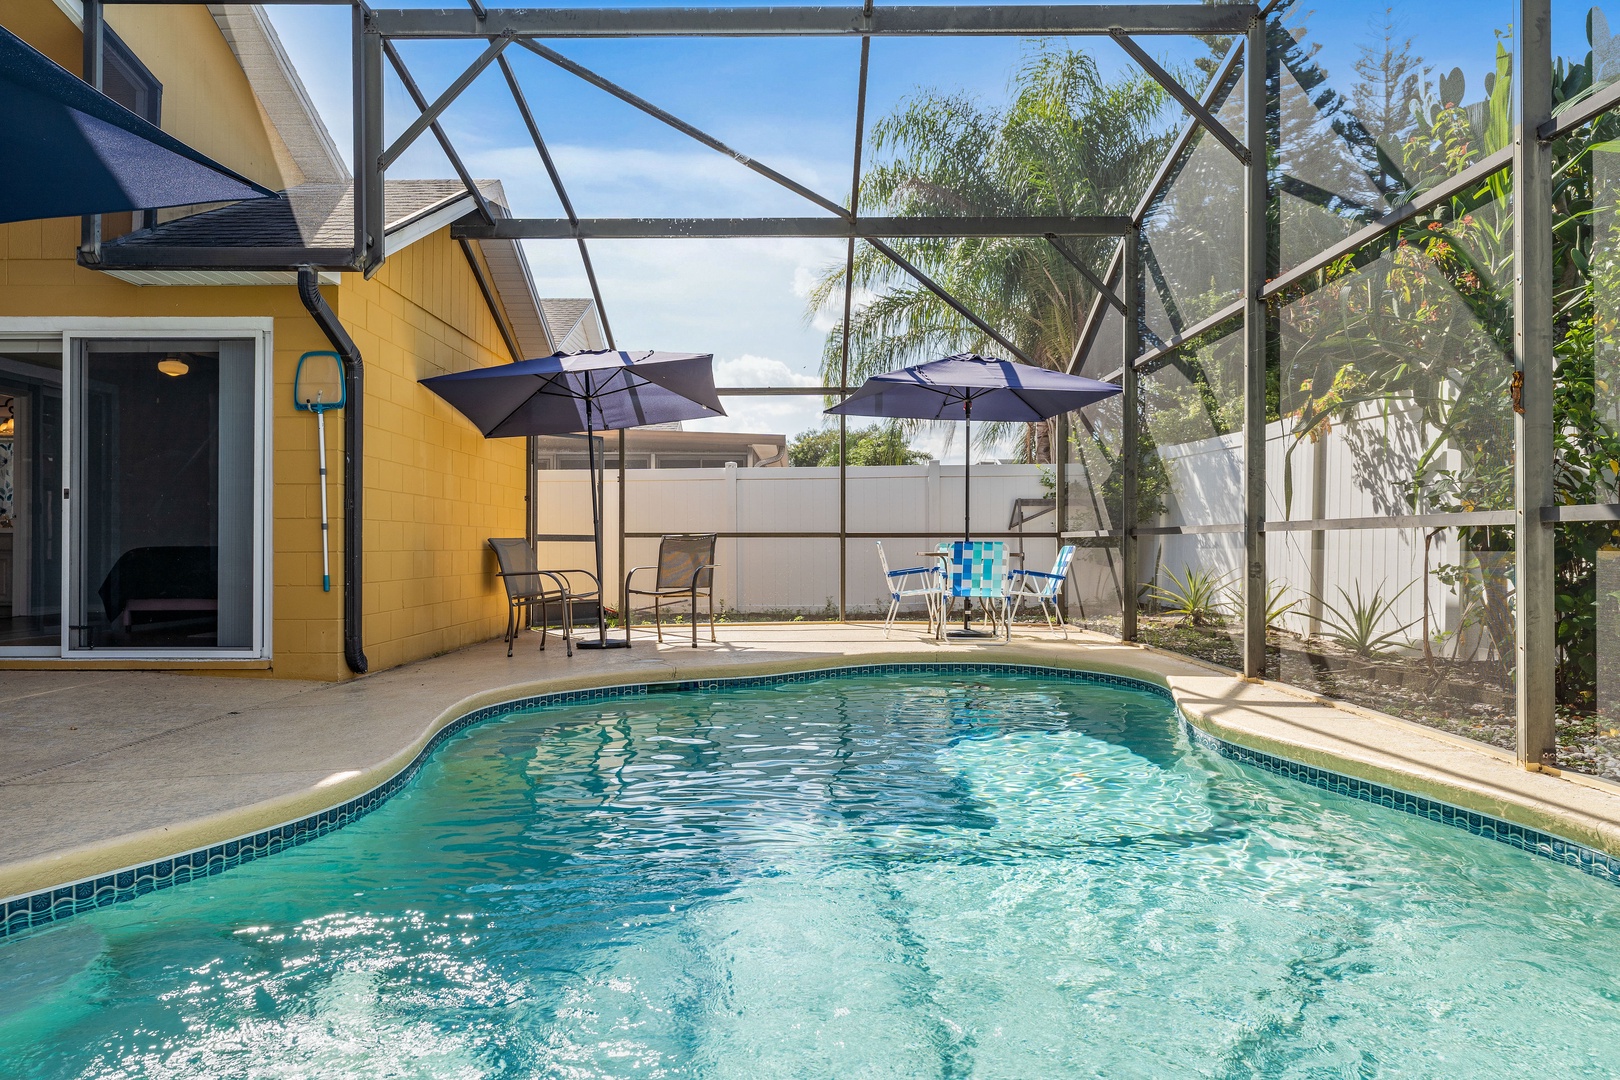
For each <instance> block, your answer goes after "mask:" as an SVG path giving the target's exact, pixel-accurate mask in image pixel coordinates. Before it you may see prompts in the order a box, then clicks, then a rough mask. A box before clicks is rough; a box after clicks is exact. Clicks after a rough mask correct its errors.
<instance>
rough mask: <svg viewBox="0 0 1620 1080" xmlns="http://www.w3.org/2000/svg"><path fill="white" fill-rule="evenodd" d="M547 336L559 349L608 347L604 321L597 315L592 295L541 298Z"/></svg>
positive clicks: (577, 349) (567, 350)
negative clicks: (602, 325) (604, 335)
mask: <svg viewBox="0 0 1620 1080" xmlns="http://www.w3.org/2000/svg"><path fill="white" fill-rule="evenodd" d="M540 316H541V318H542V319H544V320H545V324H546V336H547V337H549V338H550V339H551V344H552V349H553V351H555V352H579V351H581V350H584V349H605V348H607V342H606V340H604V338H603V336H602V329H601V322H600V321H599V320H598V319H597V317H596V301H595V300H592V299H590V298H589V297H579V298H574V297H565V298H558V299H551V298H546V299H543V300H541V301H540Z"/></svg>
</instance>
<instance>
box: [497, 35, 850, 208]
mask: <svg viewBox="0 0 1620 1080" xmlns="http://www.w3.org/2000/svg"><path fill="white" fill-rule="evenodd" d="M518 44H519V45H522V46H523V47H524V48H525V49H528V50H529V51H530V52H532V53H534V54H535V55H536V56H539V57H541V58H543V59H546V60H549V61H551V62H552V63H553V64H556V65H557V66H558V67H560V68H562V69H563V70H564V71H566V72H568V73H569V74H572V75H576V76H578V77H579V78H581V79H584V80H585V81H586V82H588V83H590V84H591V85H592V86H595V87H597V88H599V89H601V90H606V91H607V92H608V93H610V94H612V95H613V96H614V97H616V98H618V99H619V100H620V101H622V102H624V103H625V104H627V105H630V106H633V107H634V108H637V109H640V110H641V111H642V112H644V113H646V114H647V115H648V116H650V117H652V118H653V119H654V120H658V121H660V122H661V123H665V124H668V125H669V126H670V127H672V128H674V129H675V130H676V131H679V132H680V133H681V134H683V135H686V136H689V137H690V138H693V139H696V140H697V141H698V142H700V143H702V144H703V145H704V146H707V147H708V148H709V149H711V150H717V151H719V152H720V153H722V154H724V155H726V156H727V157H729V158H731V159H732V160H733V161H736V162H737V163H739V164H741V165H743V166H744V167H746V168H748V169H752V170H753V171H754V172H756V173H758V174H759V175H761V176H763V177H765V178H766V179H767V180H770V181H772V182H774V183H777V184H780V185H781V186H782V187H785V188H787V189H788V190H789V191H791V192H793V193H794V194H795V195H799V196H801V197H803V198H805V199H809V200H810V201H811V202H813V203H815V204H816V205H817V206H819V207H821V208H822V209H824V210H827V211H829V212H831V213H834V214H837V215H838V216H839V217H841V218H844V219H845V220H849V219H850V216H851V215H850V212H849V211H848V210H846V209H844V208H843V207H842V206H839V205H838V204H837V203H835V202H833V201H832V200H831V199H828V198H826V197H824V196H822V195H820V194H818V193H817V192H814V191H811V190H810V189H809V188H807V187H805V186H804V185H803V184H801V183H799V182H798V181H797V180H794V179H792V178H790V177H787V176H784V175H782V174H781V173H779V172H777V171H776V170H775V169H773V168H771V167H770V166H769V165H764V164H761V163H760V162H758V161H755V160H754V159H753V158H751V157H749V156H748V155H747V154H744V153H742V152H741V151H740V150H733V149H732V148H731V147H729V146H727V145H726V144H725V143H723V142H721V141H720V140H719V139H717V138H715V137H714V136H713V135H710V134H709V133H708V132H706V131H703V130H701V129H699V128H696V127H693V126H692V125H691V124H688V123H687V122H686V121H685V120H682V119H681V118H680V117H678V116H676V115H674V114H673V113H670V112H667V111H665V110H664V109H660V108H659V107H658V106H657V105H654V104H653V103H652V102H650V101H648V100H647V99H645V98H643V97H639V96H637V95H635V94H632V93H631V92H630V91H628V90H626V89H625V88H624V87H622V86H620V85H619V84H618V83H616V82H614V81H613V80H611V79H608V78H606V77H604V76H602V75H598V74H597V73H596V72H594V71H592V70H591V69H590V68H588V67H586V66H585V65H583V64H577V63H575V62H574V61H572V60H570V59H568V57H566V56H564V55H563V54H562V53H560V52H558V51H557V50H555V49H552V48H548V47H547V46H545V45H542V44H540V43H539V42H537V41H530V40H528V39H527V38H523V39H519V41H518Z"/></svg>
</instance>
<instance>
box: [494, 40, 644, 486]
mask: <svg viewBox="0 0 1620 1080" xmlns="http://www.w3.org/2000/svg"><path fill="white" fill-rule="evenodd" d="M500 65H501V74H502V75H504V76H505V77H506V85H507V88H508V89H510V90H511V91H512V100H513V101H514V102H516V103H517V107H518V113H519V114H521V115H522V117H523V126H524V127H526V128H528V129H529V138H530V139H532V140H533V141H534V148H535V150H536V151H538V152H539V154H540V161H541V163H542V164H544V165H545V167H546V175H547V176H549V177H551V186H552V188H553V189H554V190H555V191H556V192H557V201H558V202H560V203H562V208H563V213H565V214H567V215H568V225H569V227H570V228H571V229H572V230H573V232H574V242H575V243H576V244H578V245H579V261H580V262H582V263H584V264H585V280H586V281H588V282H590V286H591V299H592V300H595V301H596V317H597V318H598V319H601V320H602V336H603V337H605V338H606V339H607V346H608V348H610V349H616V348H618V346H617V345H615V344H614V343H613V327H612V326H611V325H609V323H608V317H607V308H606V307H604V306H603V304H602V290H601V288H600V287H599V286H598V285H597V283H596V267H594V266H593V265H591V253H590V250H589V249H588V248H586V246H585V238H584V237H583V236H581V235H580V231H579V215H578V214H576V213H574V202H573V200H572V199H570V198H569V197H568V189H567V188H565V187H564V186H563V182H562V174H561V173H559V172H558V171H557V163H556V162H554V161H552V160H551V151H550V150H548V149H547V148H546V140H545V139H544V138H542V137H541V135H540V125H539V124H536V123H535V122H534V113H533V112H531V111H530V109H529V99H528V98H527V97H526V96H524V93H523V87H521V86H519V85H518V81H517V74H516V73H515V72H514V71H513V70H512V64H511V62H510V61H508V60H507V59H506V57H504V56H503V57H501V58H500ZM623 460H624V458H623V455H622V454H621V455H620V461H621V462H622V461H623Z"/></svg>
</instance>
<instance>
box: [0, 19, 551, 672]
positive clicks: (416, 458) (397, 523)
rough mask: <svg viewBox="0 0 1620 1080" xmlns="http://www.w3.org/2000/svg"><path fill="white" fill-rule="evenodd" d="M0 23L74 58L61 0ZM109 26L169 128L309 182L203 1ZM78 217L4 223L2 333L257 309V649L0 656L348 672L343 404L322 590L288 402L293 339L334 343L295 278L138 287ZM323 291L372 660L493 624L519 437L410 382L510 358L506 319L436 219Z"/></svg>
mask: <svg viewBox="0 0 1620 1080" xmlns="http://www.w3.org/2000/svg"><path fill="white" fill-rule="evenodd" d="M0 23H3V24H4V25H6V26H7V28H8V29H11V30H13V31H14V32H16V33H18V34H19V36H21V37H23V38H24V39H25V40H28V41H30V43H32V44H34V45H35V46H36V47H37V48H40V49H41V50H42V51H44V52H46V53H47V54H48V55H51V56H52V57H53V59H56V60H57V61H58V62H59V63H62V64H63V65H64V66H66V67H68V68H69V69H70V70H77V68H78V66H79V64H78V60H79V48H80V45H79V34H78V31H77V28H76V27H75V26H74V25H73V23H72V22H71V21H70V19H69V17H68V16H67V15H66V14H64V12H63V10H62V9H61V8H60V7H59V5H58V4H57V3H55V2H54V0H14V2H13V3H8V4H7V5H6V7H5V9H4V14H3V15H0ZM109 24H110V25H111V26H113V27H114V28H115V29H116V30H117V31H118V33H119V35H120V37H122V38H123V40H124V41H125V42H126V43H127V44H128V45H130V46H131V47H132V48H134V49H135V50H136V51H137V53H138V55H139V56H140V58H141V59H142V61H144V62H145V63H146V64H147V65H148V67H149V68H150V69H151V70H152V71H153V73H154V74H156V75H158V76H159V77H160V78H161V79H162V80H163V82H164V87H163V93H164V97H163V122H162V126H163V127H164V128H165V129H166V130H169V131H171V132H173V133H174V134H176V135H177V136H179V137H180V138H182V139H184V140H186V141H187V142H189V143H190V144H192V145H193V146H195V147H197V148H198V149H200V150H202V151H204V152H205V153H208V154H210V155H212V156H214V157H215V158H216V159H217V160H219V161H221V162H222V163H224V164H227V165H229V166H231V167H233V168H235V169H237V170H239V171H240V172H242V173H243V174H245V175H248V176H250V177H252V178H253V179H255V180H258V181H259V182H261V183H264V184H265V185H266V186H270V187H273V188H284V187H287V186H292V185H296V184H298V183H300V182H302V181H303V179H304V177H303V175H302V170H301V169H300V166H299V164H298V162H296V161H295V160H294V159H293V157H292V156H291V154H290V152H289V151H288V149H287V146H286V144H285V143H284V142H283V140H282V139H281V138H280V137H279V135H278V132H277V130H276V128H275V127H274V126H273V125H272V124H271V123H270V120H269V118H268V117H267V115H266V112H265V109H264V108H263V107H262V105H261V103H260V102H259V100H258V98H257V97H256V96H255V94H254V91H253V89H252V87H251V86H250V85H249V84H248V82H247V80H246V78H245V77H244V75H243V73H242V69H241V68H240V67H239V66H238V65H237V62H236V58H235V57H234V56H233V54H232V50H231V48H230V47H229V46H228V44H227V42H226V40H225V38H224V37H223V36H222V34H221V31H220V29H219V27H218V26H217V25H216V24H215V22H214V20H213V19H212V18H211V17H210V15H209V13H208V9H207V8H205V7H199V6H186V7H115V8H113V9H111V11H110V14H109ZM78 242H79V222H78V221H77V219H73V220H66V219H58V220H50V221H33V222H22V223H17V224H12V225H0V282H3V283H4V288H0V334H3V333H4V332H5V330H6V327H7V325H8V320H9V321H10V324H11V325H15V324H19V323H21V322H23V321H28V323H29V325H37V324H39V323H41V322H43V323H47V324H48V323H50V322H51V321H52V320H54V319H58V318H60V319H62V320H73V319H84V318H93V319H97V320H109V321H111V322H113V323H118V324H123V323H124V322H126V321H127V325H129V326H131V327H138V326H140V325H142V324H143V323H146V322H149V321H151V320H160V319H181V318H184V319H230V318H257V319H263V320H268V323H267V325H268V326H269V327H270V341H271V342H272V345H271V350H270V352H271V357H270V363H271V364H272V372H273V378H272V385H273V401H272V403H271V410H270V411H271V420H270V423H269V426H268V430H267V431H266V433H265V435H266V439H267V446H268V448H269V451H268V457H269V461H270V476H271V501H270V514H271V517H270V527H269V530H268V534H269V535H268V537H267V538H266V539H267V540H268V544H267V545H266V549H267V552H268V562H269V565H268V568H267V573H268V581H269V588H268V595H267V600H268V603H269V616H270V627H271V631H270V634H269V646H268V649H267V652H268V656H265V657H261V658H259V659H257V660H232V661H209V660H207V659H206V658H202V659H198V658H184V657H177V658H176V659H174V660H161V659H159V660H142V661H135V660H123V661H100V660H96V659H94V658H88V659H80V658H72V659H64V658H51V657H39V658H32V657H30V658H17V657H5V658H0V666H10V667H16V666H39V665H51V664H56V665H82V664H92V665H96V664H111V665H112V666H126V667H164V668H174V669H191V670H197V669H206V670H210V671H214V672H220V671H225V670H234V671H240V672H243V673H255V674H272V675H274V676H277V677H287V678H316V679H341V678H344V677H347V676H348V674H349V672H348V670H347V668H346V666H345V663H344V653H343V612H342V603H343V601H342V589H341V575H342V569H343V529H342V506H343V501H342V478H343V453H342V448H343V423H344V419H343V418H344V416H345V415H346V414H345V413H344V412H337V413H333V414H331V415H330V416H329V417H328V423H327V468H328V471H329V474H330V477H331V480H330V486H329V494H330V499H331V517H332V527H331V545H332V550H331V565H332V578H333V581H332V590H331V591H330V592H324V591H322V588H321V555H320V529H319V511H320V497H319V490H318V487H317V483H318V476H317V470H316V428H315V421H314V419H313V417H312V416H311V415H310V414H308V413H304V412H298V411H296V410H295V409H294V407H293V403H292V394H293V374H294V370H295V368H296V366H297V363H298V359H299V357H300V356H301V355H302V354H303V353H305V352H306V351H311V350H327V349H331V348H332V345H331V344H330V342H329V341H328V340H327V338H326V337H325V336H324V335H323V333H322V332H321V330H320V328H319V327H318V326H317V324H316V323H315V321H314V320H313V319H312V318H311V316H310V314H309V312H308V311H306V309H305V308H304V306H303V304H302V303H301V302H300V299H299V297H298V294H297V290H296V287H295V286H294V285H293V284H275V285H223V284H221V285H135V284H130V283H128V282H127V281H124V280H119V279H117V278H115V277H113V276H111V275H109V274H107V273H104V272H102V271H99V270H96V269H91V268H87V267H84V266H81V265H79V264H78V263H77V261H76V258H75V250H76V247H77V245H78ZM327 277H328V278H331V277H337V279H338V283H337V284H327V285H324V286H323V288H322V293H323V295H324V296H325V298H326V300H327V302H328V303H329V304H330V306H331V307H332V309H333V310H334V311H335V313H336V315H337V317H338V319H339V320H340V321H341V322H342V324H343V326H344V327H345V328H346V330H347V331H348V333H349V334H350V336H351V337H352V338H353V340H354V342H355V344H356V345H357V346H358V348H359V351H360V353H361V355H362V356H363V358H364V371H365V414H364V415H365V428H364V461H365V491H364V531H363V537H364V545H365V554H364V558H365V569H364V583H363V589H362V598H363V609H364V625H363V646H364V649H365V652H366V655H367V657H368V659H369V662H370V669H371V670H373V671H376V670H380V669H383V668H387V667H391V666H394V665H397V664H401V663H405V662H407V661H410V660H414V659H418V658H421V657H426V656H431V655H434V654H437V653H441V652H445V651H447V650H451V649H455V648H459V647H462V646H465V645H468V644H470V643H473V642H477V641H481V640H485V639H488V638H491V637H495V636H499V635H500V634H501V632H502V631H503V630H504V628H505V625H506V613H507V608H506V601H505V594H504V590H503V589H502V588H501V585H500V582H499V579H498V578H497V577H496V576H495V573H494V571H495V566H494V560H493V557H492V556H491V555H490V554H489V552H488V549H487V546H486V544H485V539H486V538H487V537H491V536H522V535H524V534H525V524H526V503H525V490H526V484H525V481H526V476H525V460H526V459H525V447H524V444H523V441H522V440H485V439H483V438H482V437H481V436H480V434H479V433H478V432H477V431H476V430H475V429H474V428H473V427H472V425H470V424H469V423H467V422H466V421H465V420H464V419H463V418H462V417H460V416H459V414H456V413H455V412H454V411H453V410H452V409H451V408H450V407H449V406H448V405H446V404H445V403H444V402H443V401H442V400H440V399H439V398H438V397H436V396H435V395H433V394H431V393H430V392H428V391H427V390H425V389H424V388H422V387H421V386H420V385H418V380H419V379H422V378H425V377H427V376H430V375H435V374H442V373H445V372H450V371H460V370H465V369H467V368H470V367H475V366H487V365H492V364H500V363H505V362H508V361H509V360H510V359H511V358H512V357H511V353H510V349H509V347H508V345H507V343H506V342H507V337H505V336H503V328H502V325H501V324H500V323H498V322H497V319H496V316H495V314H494V313H493V312H492V310H491V305H490V303H489V302H488V298H487V296H486V295H485V292H484V291H483V290H482V289H481V287H480V282H479V281H478V279H477V278H476V277H475V276H474V273H473V270H472V268H471V267H470V265H469V260H468V259H467V258H466V257H465V256H464V254H463V252H462V251H461V249H460V248H459V246H458V244H457V242H456V241H454V240H452V239H451V238H450V236H449V230H448V228H447V227H446V228H440V229H438V230H437V231H436V232H433V233H431V234H429V235H426V236H424V237H421V238H419V239H416V240H414V242H411V243H409V245H408V246H406V247H404V248H403V250H399V251H395V252H392V253H391V254H390V256H389V258H388V260H387V262H386V263H385V264H384V266H383V267H382V268H381V270H380V271H379V272H378V273H377V274H376V275H375V276H374V277H373V278H372V279H371V280H369V281H368V280H364V279H363V278H362V276H361V275H360V274H358V273H343V274H341V275H327Z"/></svg>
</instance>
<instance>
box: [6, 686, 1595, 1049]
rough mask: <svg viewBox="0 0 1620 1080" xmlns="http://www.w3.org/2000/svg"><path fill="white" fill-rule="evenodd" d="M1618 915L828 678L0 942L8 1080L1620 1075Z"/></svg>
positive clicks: (1128, 744) (499, 743)
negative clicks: (102, 1079) (144, 1079)
mask: <svg viewBox="0 0 1620 1080" xmlns="http://www.w3.org/2000/svg"><path fill="white" fill-rule="evenodd" d="M1617 942H1620V889H1616V888H1615V887H1614V886H1613V885H1611V884H1607V883H1605V882H1602V881H1599V880H1596V879H1594V878H1592V877H1589V876H1586V875H1583V874H1580V873H1579V872H1577V871H1575V870H1572V869H1570V868H1568V867H1565V866H1560V865H1558V864H1556V863H1554V862H1552V861H1550V860H1545V859H1538V858H1535V857H1532V856H1530V855H1526V854H1524V853H1521V852H1517V851H1514V850H1512V849H1511V848H1508V847H1506V846H1505V845H1501V844H1496V843H1491V842H1489V841H1486V840H1482V839H1480V838H1478V837H1475V836H1472V835H1470V834H1468V833H1467V832H1464V831H1462V830H1458V829H1454V828H1449V827H1447V826H1444V825H1439V824H1436V823H1433V822H1429V821H1425V820H1423V819H1421V818H1417V817H1413V816H1411V815H1407V814H1402V813H1398V812H1395V811H1391V810H1387V809H1384V808H1381V807H1378V806H1376V805H1370V804H1368V803H1366V802H1362V801H1356V800H1352V799H1349V798H1345V797H1342V796H1339V795H1335V794H1332V793H1329V792H1323V791H1319V790H1316V789H1313V788H1309V787H1305V786H1303V785H1300V784H1297V783H1294V782H1292V781H1289V780H1287V779H1283V778H1280V777H1276V776H1272V775H1269V774H1267V773H1263V772H1260V771H1258V770H1253V769H1249V768H1247V767H1245V766H1242V765H1239V764H1235V763H1233V762H1231V761H1228V760H1225V759H1223V758H1221V757H1219V756H1217V755H1215V754H1212V753H1210V752H1208V751H1206V750H1203V749H1200V748H1198V747H1195V746H1193V745H1191V744H1189V742H1188V741H1187V739H1186V737H1185V736H1184V734H1183V733H1182V730H1181V728H1180V726H1179V724H1178V722H1177V718H1176V716H1175V714H1174V711H1173V709H1172V707H1171V706H1170V704H1169V703H1168V702H1167V701H1166V700H1165V699H1164V698H1163V697H1162V696H1161V695H1158V694H1155V693H1151V692H1148V691H1146V690H1143V689H1135V688H1132V687H1129V686H1124V685H1102V684H1096V683H1089V682H1084V681H1072V682H1071V681H1055V680H1052V679H1048V678H1043V677H1035V676H1023V675H1003V674H995V675H991V674H941V673H935V674H908V675H890V676H885V677H847V676H846V677H828V678H820V679H812V680H807V681H797V682H788V683H783V684H780V685H774V686H745V687H741V688H735V689H712V690H706V691H704V692H702V693H681V694H673V693H671V694H647V695H644V696H632V697H620V698H610V699H607V700H601V701H594V702H580V703H574V704H568V705H562V706H555V707H550V708H546V709H542V710H538V711H534V712H529V713H520V714H517V715H514V716H511V717H510V718H507V719H504V720H498V721H492V722H489V723H485V724H481V725H478V726H476V727H472V728H470V729H468V730H466V731H464V732H462V733H461V734H459V735H457V736H455V737H454V738H452V739H451V740H450V741H448V742H447V743H446V744H445V745H443V746H442V747H441V748H439V749H438V751H437V752H436V753H435V754H434V755H433V756H432V757H431V758H430V759H429V760H428V762H427V763H426V764H425V766H424V767H423V769H422V771H421V773H420V774H419V775H418V776H417V778H416V779H415V781H414V782H413V783H412V784H410V785H409V786H407V787H406V788H405V789H403V790H402V791H401V792H400V794H398V795H396V796H395V797H394V798H393V799H391V800H390V801H389V802H387V803H386V804H384V805H383V806H382V807H381V808H380V809H378V810H376V811H375V812H373V813H371V814H369V815H367V816H365V817H364V818H361V819H360V820H359V821H357V822H355V823H354V824H352V825H350V826H349V827H347V828H345V829H343V830H341V831H338V832H335V833H332V834H330V835H328V836H325V837H323V838H321V839H319V840H316V841H313V842H311V843H309V844H306V845H304V846H302V847H298V848H294V849H291V850H288V851H285V852H282V853H281V854H278V855H276V856H275V857H273V858H268V859H264V860H261V861H258V862H254V863H250V864H248V865H245V866H242V867H240V868H238V869H235V870H232V871H231V872H229V873H226V874H222V875H219V876H217V877H211V878H207V879H203V880H200V881H196V882H193V883H191V884H189V885H186V886H183V887H180V888H176V889H173V890H167V891H164V892H159V893H153V894H150V895H147V896H145V897H142V898H139V899H137V900H133V901H131V902H128V903H125V904H119V905H116V906H112V907H108V908H103V909H100V910H97V911H93V912H90V913H88V914H85V915H81V916H77V917H75V918H73V919H72V920H70V921H68V922H65V923H62V924H60V925H58V926H53V927H48V928H44V929H40V930H35V931H32V932H29V933H28V934H26V935H24V936H22V937H21V938H19V939H18V940H15V941H11V942H7V943H3V944H0V1075H4V1076H28V1077H35V1076H38V1077H79V1076H106V1077H114V1076H116V1077H123V1076H131V1077H134V1076H150V1077H223V1076H255V1077H258V1076H263V1077H282V1076H285V1077H295V1076H297V1077H305V1076H313V1077H351V1076H353V1077H372V1076H375V1077H383V1076H389V1077H396V1076H423V1077H435V1078H438V1077H506V1076H514V1077H531V1076H542V1077H596V1076H603V1077H621V1076H622V1077H642V1076H646V1077H654V1076H670V1077H677V1076H679V1077H686V1076H702V1077H728V1076H737V1077H778V1076H783V1077H785V1076H804V1077H837V1078H840V1080H843V1078H847V1077H867V1076H871V1077H908V1078H909V1077H967V1076H974V1077H1055V1076H1106V1077H1133V1076H1141V1077H1167V1076H1206V1075H1207V1076H1253V1075H1261V1076H1290V1077H1291V1076H1385V1075H1388V1076H1433V1077H1448V1078H1456V1077H1493V1076H1507V1075H1514V1074H1516V1073H1521V1072H1522V1073H1530V1072H1532V1071H1533V1072H1534V1073H1535V1074H1536V1075H1543V1076H1611V1075H1614V1074H1615V1073H1616V1072H1617V1071H1620V1039H1616V1038H1615V1037H1614V1032H1615V1031H1617V1030H1620V964H1617V963H1615V962H1614V957H1615V954H1616V944H1617Z"/></svg>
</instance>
